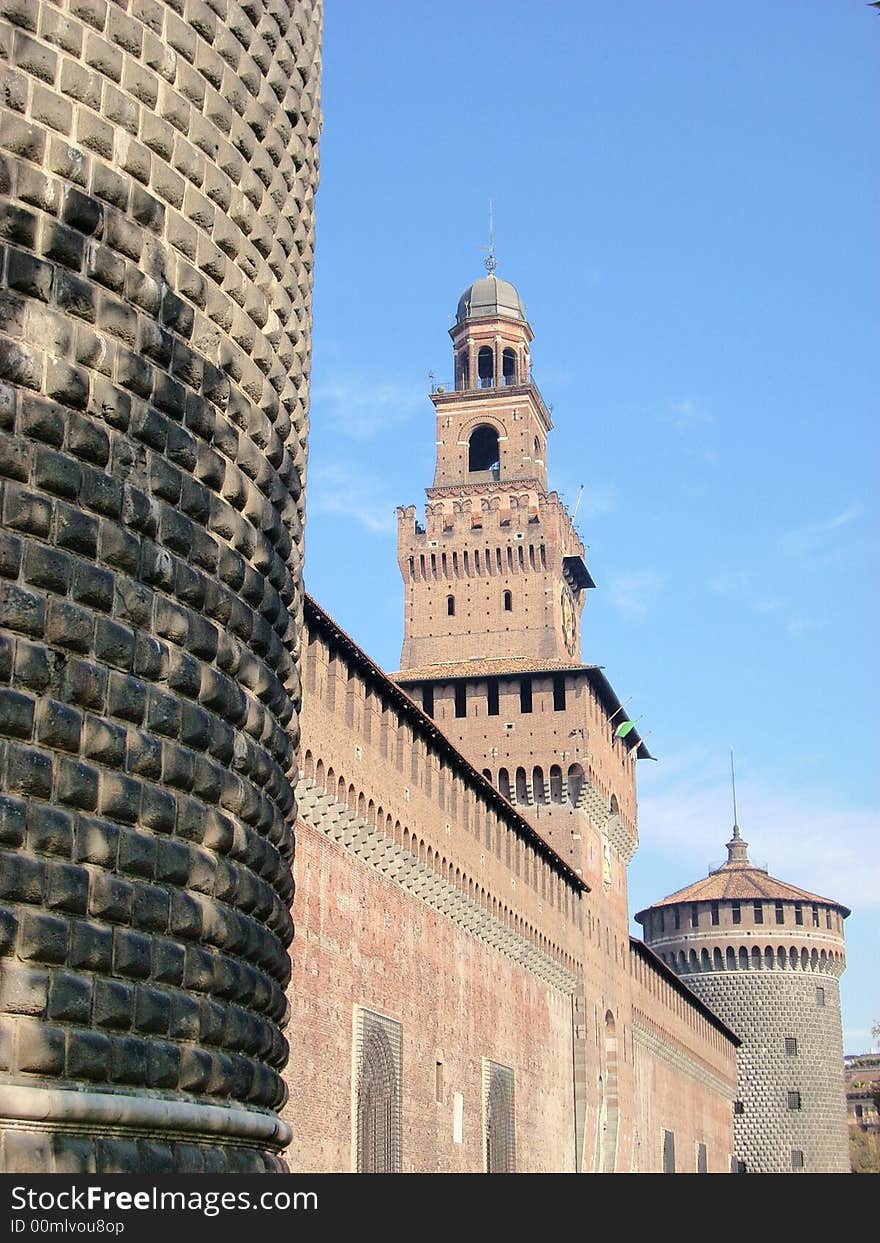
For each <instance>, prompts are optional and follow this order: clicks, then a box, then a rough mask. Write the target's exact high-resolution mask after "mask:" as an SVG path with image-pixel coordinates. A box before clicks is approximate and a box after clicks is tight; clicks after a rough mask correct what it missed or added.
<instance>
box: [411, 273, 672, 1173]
mask: <svg viewBox="0 0 880 1243" xmlns="http://www.w3.org/2000/svg"><path fill="white" fill-rule="evenodd" d="M487 268H488V274H487V275H486V276H484V277H482V278H481V279H480V280H478V281H475V282H474V284H473V285H471V286H470V287H469V288H468V289H466V290H465V292H464V293H463V294H462V296H461V298H460V299H459V302H458V311H457V314H456V321H455V325H454V327H453V328H452V330H451V332H450V336H451V338H452V349H453V359H454V365H455V372H454V374H455V379H454V383H453V384H451V385H450V386H449V387H448V389H447V388H446V387H445V386H444V387H435V389H434V391H433V392H432V393H431V401H432V403H433V405H434V411H435V414H436V419H437V436H436V440H437V463H436V470H435V473H434V482H433V486H432V487H430V488H428V489H427V504H426V506H425V521H424V525H423V524H422V523H420V522H419V521H418V519H417V516H416V509H415V506H412V505H411V506H408V507H407V508H405V509H399V510H398V511H397V517H398V537H397V555H398V564H399V566H400V572H401V575H402V576H403V583H404V597H405V611H404V619H405V620H404V641H403V653H402V657H401V668H400V671H399V672H398V673H396V674H395V675H394V678H395V680H396V681H397V682H398V684H399V685H400V686H401V687H403V689H404V690H405V691H406V692H407V694H408V695H410V696H411V697H412V698H413V699H414V700H415V701H416V702H417V703H418V704H420V706H421V707H422V708H423V710H424V711H425V713H426V714H427V715H428V716H430V717H432V718H433V719H434V720H435V721H436V723H437V726H438V728H439V729H440V730H441V731H442V732H443V734H444V735H445V736H446V737H447V738H448V739H449V740H450V741H451V742H452V743H453V744H454V745H455V746H456V747H457V748H458V749H459V750H460V751H461V753H462V754H463V755H464V756H465V757H466V758H467V759H468V760H469V761H470V762H471V764H473V765H474V767H475V768H477V769H479V771H480V772H481V773H482V774H483V776H484V777H485V778H486V779H487V780H488V781H490V782H491V783H492V784H493V785H494V786H495V787H496V789H498V790H499V792H500V793H501V794H502V796H503V797H504V798H506V799H507V800H508V801H509V802H510V803H512V804H513V805H514V806H515V807H516V808H517V810H518V811H519V812H520V813H521V814H522V815H523V816H525V817H526V818H527V819H528V820H529V821H530V822H531V823H532V825H533V827H534V829H535V831H536V832H537V833H539V834H540V835H541V837H543V838H544V840H545V841H546V842H548V843H549V844H550V845H551V846H552V847H553V848H554V850H555V851H556V852H557V853H558V854H559V855H561V856H562V858H564V859H565V860H566V862H568V863H569V865H570V866H571V867H572V868H573V869H574V870H575V871H576V872H577V873H578V875H579V876H581V878H582V879H583V882H584V885H585V889H586V893H585V897H584V908H583V911H582V924H583V969H584V980H585V984H584V987H583V988H582V989H580V990H579V993H578V995H577V996H576V997H575V998H574V999H573V1012H572V1022H573V1040H574V1049H575V1058H576V1060H577V1061H578V1065H579V1066H581V1065H582V1066H584V1067H589V1072H588V1077H587V1078H585V1079H584V1081H583V1083H581V1084H580V1086H578V1087H577V1088H576V1092H575V1114H576V1132H577V1136H578V1151H579V1153H580V1152H583V1153H584V1154H586V1153H588V1151H591V1150H592V1146H593V1138H592V1132H590V1133H589V1134H588V1131H589V1128H588V1126H587V1119H588V1118H589V1119H592V1120H595V1119H596V1118H600V1119H604V1121H603V1122H601V1123H600V1125H601V1134H602V1136H603V1140H602V1144H601V1150H602V1153H603V1154H604V1155H603V1156H602V1157H601V1160H600V1158H599V1157H598V1156H597V1157H596V1162H597V1163H598V1164H596V1165H595V1168H597V1169H600V1168H601V1169H603V1170H604V1169H615V1168H620V1169H626V1168H627V1163H628V1162H629V1160H630V1153H631V1151H632V1145H633V1143H634V1137H633V1135H632V1132H631V1130H629V1129H628V1128H629V1126H630V1124H629V1123H628V1122H626V1120H625V1111H623V1113H624V1121H622V1122H620V1121H619V1115H620V1114H621V1111H620V1110H619V1106H618V1102H619V1101H621V1100H626V1099H631V1098H632V1093H633V1091H634V1088H633V1086H632V1082H631V1079H630V1075H631V1070H630V1064H629V1063H627V1061H626V1059H623V1060H622V1061H618V1059H617V1055H616V1052H613V1050H614V1049H616V1045H615V1044H614V1042H613V1039H612V1037H610V1036H609V1035H608V1033H609V1032H614V1031H629V1030H631V1027H632V1012H631V1008H630V993H629V982H628V978H627V977H626V976H625V974H624V973H622V972H621V969H620V968H621V964H622V963H623V962H624V961H625V960H626V955H627V953H628V945H629V926H628V924H629V917H628V909H627V897H626V885H627V866H628V864H629V861H630V859H631V858H632V856H633V854H634V853H635V850H636V847H637V844H638V828H637V815H636V760H637V759H638V758H640V757H647V756H648V750H647V748H646V747H645V745H644V742H643V741H642V739H641V738H640V737H639V734H638V731H637V730H636V729H635V728H634V727H632V726H630V728H629V729H628V730H626V731H625V732H624V733H623V734H621V733H620V732H619V730H620V726H621V723H622V722H623V721H624V717H623V716H621V713H622V712H623V705H622V704H621V702H620V700H619V699H618V698H617V695H616V694H615V692H614V690H613V689H612V687H611V684H610V683H609V681H608V679H607V678H606V677H605V674H604V672H603V670H602V668H601V667H600V666H599V665H595V664H590V665H588V664H584V663H582V661H581V654H580V649H581V636H580V623H581V616H582V613H583V608H584V601H585V597H586V593H587V591H588V590H589V588H591V587H593V585H594V584H593V580H592V578H591V577H590V574H589V571H588V570H587V567H586V565H585V564H584V546H583V544H582V542H581V540H580V538H579V536H578V534H577V532H576V531H575V529H574V526H573V524H572V521H571V518H570V516H569V514H568V511H567V510H566V508H565V506H564V505H563V504H562V501H561V500H560V498H559V496H558V495H557V494H556V493H555V492H549V491H548V490H547V444H548V439H549V435H550V431H551V430H552V426H553V425H552V423H551V420H550V414H549V411H548V409H547V407H546V405H545V404H544V401H543V399H542V397H541V394H540V393H539V391H538V389H537V387H536V385H535V383H534V381H533V379H532V372H531V359H530V352H531V345H532V329H531V326H530V324H529V322H528V319H527V318H526V312H525V308H524V307H523V304H522V301H521V300H520V297H519V294H518V293H517V291H516V289H515V288H514V286H513V285H511V284H510V283H509V282H508V281H503V280H500V279H499V278H498V277H497V276H496V275H495V272H494V257H493V256H491V255H490V259H489V262H488V263H487ZM585 1074H587V1072H585ZM612 1087H613V1090H612ZM618 1124H619V1125H618ZM593 1125H594V1124H593V1123H591V1126H593ZM591 1160H592V1159H591V1158H588V1157H586V1156H585V1157H584V1161H585V1162H586V1163H589V1162H590V1161H591ZM580 1168H586V1166H585V1165H584V1164H582V1165H581V1166H580Z"/></svg>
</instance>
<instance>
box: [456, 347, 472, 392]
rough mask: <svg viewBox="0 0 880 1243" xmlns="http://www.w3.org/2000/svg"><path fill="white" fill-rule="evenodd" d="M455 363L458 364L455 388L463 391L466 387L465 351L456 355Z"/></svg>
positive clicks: (466, 358) (467, 376)
mask: <svg viewBox="0 0 880 1243" xmlns="http://www.w3.org/2000/svg"><path fill="white" fill-rule="evenodd" d="M456 362H457V363H458V375H457V377H456V381H457V382H456V388H458V389H465V388H467V386H468V378H469V372H468V356H467V350H462V351H461V353H460V354H459V355H458V357H457V359H456Z"/></svg>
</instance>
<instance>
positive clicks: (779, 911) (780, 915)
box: [776, 902, 785, 924]
mask: <svg viewBox="0 0 880 1243" xmlns="http://www.w3.org/2000/svg"><path fill="white" fill-rule="evenodd" d="M776 922H777V924H784V923H785V909H784V907H783V905H782V903H781V902H777V903H776Z"/></svg>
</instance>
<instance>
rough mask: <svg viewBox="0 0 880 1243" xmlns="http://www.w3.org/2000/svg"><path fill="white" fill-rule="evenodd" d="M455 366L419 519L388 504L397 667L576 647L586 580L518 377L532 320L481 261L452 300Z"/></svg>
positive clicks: (541, 427)
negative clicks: (395, 523) (399, 640)
mask: <svg viewBox="0 0 880 1243" xmlns="http://www.w3.org/2000/svg"><path fill="white" fill-rule="evenodd" d="M450 336H451V337H452V348H453V358H454V369H455V379H454V383H453V384H452V385H451V386H450V387H449V388H446V387H443V386H435V387H434V390H433V392H432V393H431V401H432V402H433V405H434V410H435V414H436V419H437V463H436V469H435V472H434V484H433V487H430V488H428V490H427V496H428V504H427V508H426V520H425V525H424V527H423V526H422V525H421V524H420V523H418V522H417V521H416V512H415V509H414V508H413V507H409V508H406V509H401V510H399V511H398V518H399V528H398V560H399V564H400V570H401V574H402V575H403V581H404V584H405V590H406V613H405V637H404V644H403V654H402V658H401V668H402V670H407V669H413V668H420V667H422V666H425V665H434V664H445V663H449V662H450V661H455V662H461V661H480V660H485V659H487V658H497V657H505V658H515V659H521V660H529V659H531V660H560V661H572V660H577V659H578V653H579V648H580V619H581V613H582V612H583V608H584V600H585V595H586V591H587V589H588V588H590V587H592V586H593V580H592V579H591V578H590V575H589V572H588V571H587V568H586V566H585V564H584V546H583V544H582V543H581V541H580V539H579V537H578V535H577V533H576V532H575V530H574V527H573V525H572V522H571V518H570V517H569V515H568V512H567V511H566V509H565V506H564V505H563V504H562V502H561V501H560V499H559V496H558V495H557V494H556V493H555V492H548V491H547V441H548V436H549V433H550V431H551V429H552V426H553V424H552V423H551V421H550V414H549V412H548V410H547V407H546V405H545V404H544V401H543V399H542V397H541V394H540V393H539V392H538V389H537V387H536V386H535V384H534V382H533V380H532V374H531V363H530V353H529V350H530V346H531V342H532V330H531V327H530V326H529V322H528V320H527V319H526V313H525V309H524V307H523V305H522V302H521V301H520V297H519V294H518V293H517V291H516V289H515V288H514V287H513V285H511V284H509V283H508V282H507V281H503V280H500V279H499V278H498V277H497V276H495V274H494V272H490V273H489V274H488V275H487V276H485V277H483V278H482V280H478V281H476V282H475V283H474V284H473V285H471V286H470V288H469V289H466V290H465V292H464V293H463V294H462V296H461V298H460V299H459V303H458V312H457V315H456V322H455V326H454V327H453V328H452V329H451V331H450Z"/></svg>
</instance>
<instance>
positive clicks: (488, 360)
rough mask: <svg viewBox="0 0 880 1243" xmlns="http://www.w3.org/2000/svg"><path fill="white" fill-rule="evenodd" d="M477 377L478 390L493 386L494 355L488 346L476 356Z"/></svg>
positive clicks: (483, 347)
mask: <svg viewBox="0 0 880 1243" xmlns="http://www.w3.org/2000/svg"><path fill="white" fill-rule="evenodd" d="M477 376H478V377H479V381H480V385H479V387H480V388H492V387H493V386H494V384H495V355H494V352H493V351H492V349H491V348H490V347H489V346H488V345H484V346H482V348H481V349H480V351H479V353H478V354H477Z"/></svg>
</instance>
